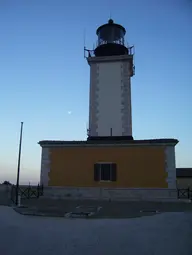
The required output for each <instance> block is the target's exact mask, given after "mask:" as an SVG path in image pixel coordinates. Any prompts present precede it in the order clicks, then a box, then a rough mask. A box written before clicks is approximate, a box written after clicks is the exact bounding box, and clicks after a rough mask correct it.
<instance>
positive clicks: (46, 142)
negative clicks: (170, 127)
mask: <svg viewBox="0 0 192 255" xmlns="http://www.w3.org/2000/svg"><path fill="white" fill-rule="evenodd" d="M178 142H179V141H178V140H177V139H173V138H164V139H147V140H127V141H125V140H123V141H119V140H111V141H104V140H99V141H87V140H84V141H60V140H42V141H39V142H38V144H39V145H40V146H41V147H49V146H50V147H53V146H55V147H62V146H63V147H68V146H94V145H95V146H97V145H99V146H107V145H108V146H110V145H116V146H117V145H122V146H123V145H124V146H126V145H127V146H131V145H134V146H135V145H172V146H175V145H176V144H177V143H178Z"/></svg>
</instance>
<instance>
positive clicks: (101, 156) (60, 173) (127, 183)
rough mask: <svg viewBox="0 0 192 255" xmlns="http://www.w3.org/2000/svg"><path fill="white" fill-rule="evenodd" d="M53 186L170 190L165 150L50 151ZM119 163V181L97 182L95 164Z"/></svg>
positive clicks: (50, 176) (50, 184) (51, 182)
mask: <svg viewBox="0 0 192 255" xmlns="http://www.w3.org/2000/svg"><path fill="white" fill-rule="evenodd" d="M50 162H51V163H50V173H49V178H50V181H49V186H75V187H119V188H120V187H122V188H123V187H124V188H126V187H127V188H128V187H130V188H134V187H138V188H142V187H143V188H147V187H149V188H167V187H168V185H167V182H166V177H167V173H166V172H165V153H164V148H163V147H152V146H148V147H147V146H145V147H144V146H143V147H142V146H140V147H138V146H137V147H136V146H134V147H83V146H82V147H80V146H79V147H65V148H64V147H63V148H62V147H57V148H50ZM97 162H114V163H116V164H117V181H116V182H95V181H94V164H95V163H97Z"/></svg>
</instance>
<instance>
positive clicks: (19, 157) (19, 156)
mask: <svg viewBox="0 0 192 255" xmlns="http://www.w3.org/2000/svg"><path fill="white" fill-rule="evenodd" d="M22 135H23V122H21V130H20V142H19V155H18V166H17V183H16V205H18V196H19V175H20V163H21V145H22Z"/></svg>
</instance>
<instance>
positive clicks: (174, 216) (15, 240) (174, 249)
mask: <svg viewBox="0 0 192 255" xmlns="http://www.w3.org/2000/svg"><path fill="white" fill-rule="evenodd" d="M0 236H1V239H0V254H3V255H12V254H14V255H26V254H28V255H34V254H35V255H55V254H66V255H72V254H73V255H74V254H78V255H88V254H89V255H90V254H91V255H99V254H101V255H105V254H110V255H116V254H121V255H123V254H131V255H134V254H138V255H140V254H144V255H162V254H164V255H168V254H169V255H170V254H171V255H172V254H173V255H191V254H192V214H191V213H189V212H186V213H179V212H174V213H162V214H159V215H155V216H152V217H142V218H135V219H115V220H113V219H95V220H85V219H64V218H44V217H32V216H23V215H20V214H18V213H16V212H15V211H14V210H13V209H12V208H10V207H5V206H0Z"/></svg>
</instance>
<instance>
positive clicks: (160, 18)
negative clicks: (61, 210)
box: [0, 0, 192, 183]
mask: <svg viewBox="0 0 192 255" xmlns="http://www.w3.org/2000/svg"><path fill="white" fill-rule="evenodd" d="M110 13H111V17H112V18H113V19H114V21H115V22H116V23H120V24H121V25H123V26H124V27H125V28H126V30H127V34H126V40H127V41H128V43H129V44H130V45H134V46H135V68H136V73H135V76H134V77H133V78H132V116H133V136H134V139H149V138H176V139H178V140H179V144H178V145H177V146H176V164H177V167H192V65H191V59H192V29H191V28H192V1H190V0H134V1H127V0H121V1H105V0H102V1H101V0H98V1H86V0H82V1H77V0H76V1H74V0H71V1H64V0H33V1H28V0H1V1H0V92H1V94H0V96H1V97H0V116H1V127H0V129H1V146H0V182H2V181H4V180H9V181H11V182H13V181H15V179H16V170H17V158H18V146H19V132H20V122H21V121H23V122H24V130H23V146H22V158H21V183H24V182H26V183H28V182H31V183H34V182H38V181H39V176H40V157H41V148H40V146H39V145H38V144H37V143H38V141H39V140H44V139H46V140H49V139H51V140H54V139H58V140H79V139H80V140H83V139H86V128H87V123H88V103H89V66H88V64H87V61H86V59H84V57H83V47H84V31H86V40H85V41H86V46H87V47H88V48H92V47H93V44H94V43H95V42H96V34H95V31H96V29H97V27H98V26H100V25H102V24H103V23H106V22H107V21H108V19H109V17H110ZM154 171H155V169H154Z"/></svg>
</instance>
